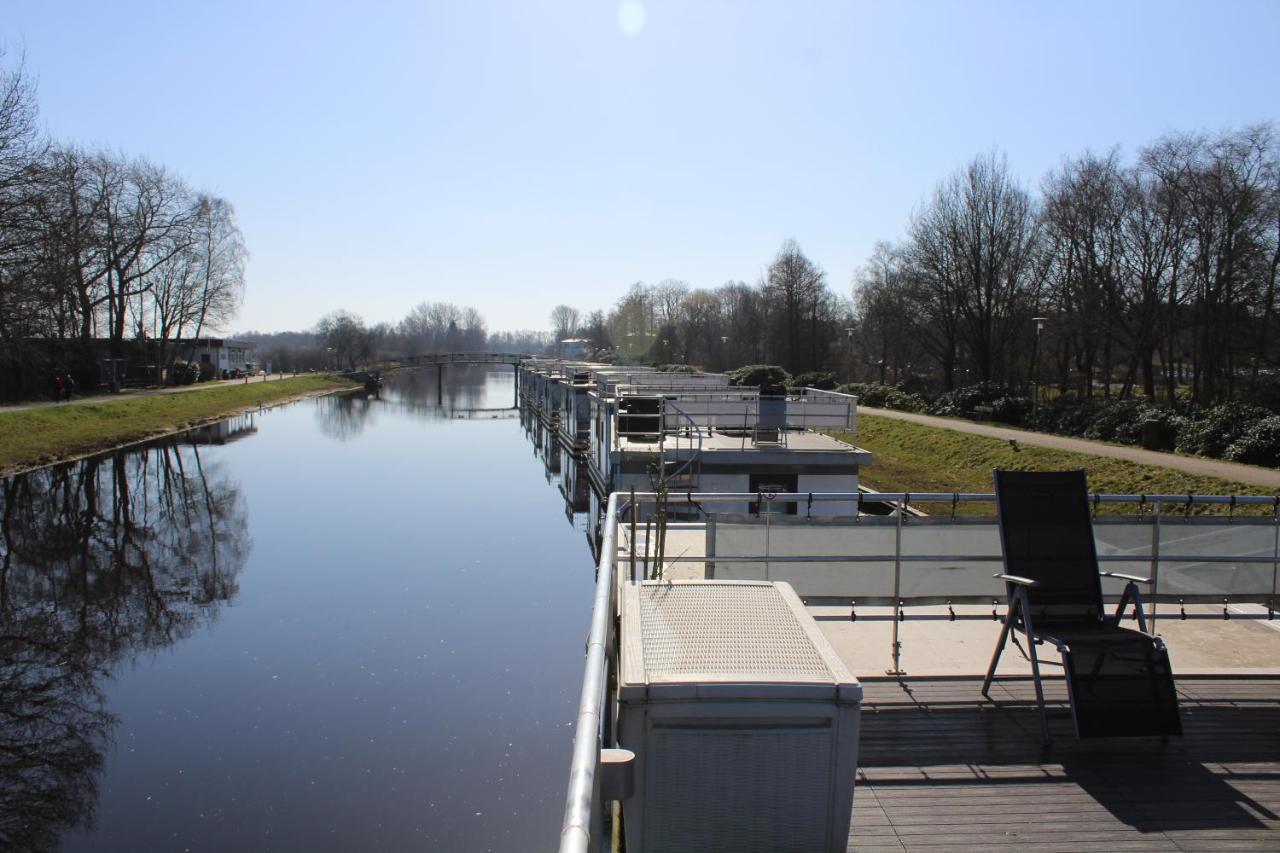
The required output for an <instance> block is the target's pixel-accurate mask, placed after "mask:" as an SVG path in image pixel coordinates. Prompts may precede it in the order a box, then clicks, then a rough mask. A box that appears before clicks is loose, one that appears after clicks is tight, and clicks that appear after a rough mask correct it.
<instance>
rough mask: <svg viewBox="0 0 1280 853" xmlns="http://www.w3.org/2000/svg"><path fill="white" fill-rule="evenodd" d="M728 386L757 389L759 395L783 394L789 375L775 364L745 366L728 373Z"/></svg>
mask: <svg viewBox="0 0 1280 853" xmlns="http://www.w3.org/2000/svg"><path fill="white" fill-rule="evenodd" d="M729 384H730V385H737V386H741V387H750V388H759V389H760V393H761V394H785V393H787V386H788V385H789V384H791V374H790V373H787V371H785V370H783V369H782V368H781V367H779V366H778V365H776V364H747V365H744V366H742V367H739V368H738V369H737V370H734V371H731V372H730V373H729Z"/></svg>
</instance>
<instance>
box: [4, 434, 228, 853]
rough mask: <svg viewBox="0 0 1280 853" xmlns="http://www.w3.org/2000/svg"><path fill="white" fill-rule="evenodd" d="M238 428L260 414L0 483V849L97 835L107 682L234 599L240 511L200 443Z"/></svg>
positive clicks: (109, 720) (108, 718) (108, 720)
mask: <svg viewBox="0 0 1280 853" xmlns="http://www.w3.org/2000/svg"><path fill="white" fill-rule="evenodd" d="M237 429H238V430H239V432H240V433H241V434H244V433H246V431H249V430H252V429H253V422H252V419H251V418H250V419H248V420H247V422H246V421H245V420H244V419H239V420H238V426H237V423H231V424H229V425H227V426H225V427H224V426H219V427H218V428H216V429H214V430H213V431H212V432H210V431H205V432H197V433H195V434H193V435H192V436H191V437H190V439H189V440H178V439H168V440H163V441H159V442H155V443H153V444H150V445H146V446H144V447H141V448H136V449H131V450H127V451H119V452H115V453H111V454H106V455H103V456H98V457H94V458H92V459H87V460H83V461H81V462H77V463H72V464H69V465H62V466H58V467H53V468H46V469H43V470H40V471H35V472H32V473H29V474H25V475H19V476H16V477H12V478H9V479H7V480H4V481H2V487H0V489H2V490H0V519H2V523H0V540H2V544H0V848H3V849H5V850H41V849H50V848H54V847H56V846H57V841H58V838H59V836H60V835H61V834H62V833H63V832H64V831H66V830H67V829H70V828H73V827H80V828H84V827H87V826H89V825H91V824H92V822H93V817H94V808H95V803H96V798H97V785H98V779H97V777H98V772H99V770H100V769H101V767H102V764H103V754H104V751H105V750H106V748H107V747H108V746H109V745H110V742H111V733H112V729H113V727H114V723H115V720H114V718H113V717H112V715H111V714H110V713H109V712H108V711H107V709H106V705H105V702H104V698H103V692H102V687H101V684H102V682H103V680H104V679H106V678H107V677H109V676H110V675H111V673H112V672H113V670H114V669H115V668H116V667H117V666H118V665H119V664H120V663H122V662H129V661H132V660H135V659H136V658H137V657H138V656H139V655H140V654H142V653H144V652H147V651H153V650H156V649H160V648H164V647H166V646H168V645H170V644H172V643H174V642H176V641H178V640H181V639H183V638H185V637H187V636H189V635H190V634H191V633H192V632H193V631H194V630H196V629H197V628H198V627H199V626H201V625H204V624H207V623H209V622H211V621H212V620H213V619H215V618H216V616H217V613H218V610H219V608H220V606H221V605H223V604H225V603H226V602H229V601H230V600H231V599H232V598H234V596H235V594H236V592H237V588H238V585H237V583H238V581H237V579H238V575H239V573H240V571H241V569H242V568H243V566H244V564H245V560H246V558H247V556H248V553H249V551H250V548H251V543H250V541H249V538H248V535H247V529H248V528H247V511H246V508H245V501H244V499H243V498H242V496H241V494H240V491H239V488H238V486H237V485H236V484H235V483H234V482H232V481H231V480H229V479H228V478H227V476H226V475H225V474H224V473H222V471H221V470H220V468H219V467H218V466H217V465H210V464H206V462H205V460H204V459H203V458H202V456H201V450H200V448H199V446H198V445H197V444H196V443H195V442H209V441H218V440H221V441H225V440H228V439H229V438H230V437H232V435H233V434H234V433H236V431H237Z"/></svg>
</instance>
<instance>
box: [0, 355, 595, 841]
mask: <svg viewBox="0 0 1280 853" xmlns="http://www.w3.org/2000/svg"><path fill="white" fill-rule="evenodd" d="M442 396H443V402H444V408H443V409H442V408H441V407H439V406H438V405H437V388H436V385H435V371H434V370H431V371H422V372H417V373H409V374H403V375H400V376H397V377H395V378H394V379H393V380H392V381H391V382H389V383H388V387H387V388H385V389H384V390H383V391H382V393H381V395H380V398H377V399H365V397H364V396H363V395H357V396H353V397H330V398H323V399H318V400H307V401H302V402H299V403H295V404H291V405H287V406H282V407H279V408H276V409H271V410H268V411H265V412H262V413H258V414H256V415H252V416H245V417H241V418H237V419H234V420H232V421H229V422H225V423H224V424H221V425H217V426H215V427H212V428H208V429H205V430H200V431H196V432H194V433H190V434H187V435H184V436H182V437H178V438H175V439H173V440H165V441H161V442H157V443H153V444H150V445H147V446H144V447H139V448H135V449H131V450H128V451H123V452H116V453H110V454H104V455H102V456H98V457H95V458H93V459H89V460H85V461H83V462H79V463H74V464H70V465H64V466H59V467H56V468H50V469H46V470H43V471H38V472H35V473H33V474H29V475H25V476H19V477H14V478H10V479H8V480H5V481H3V484H2V485H3V494H2V495H0V519H2V522H0V523H2V531H0V532H2V533H3V541H2V542H0V554H2V557H3V562H2V564H0V572H2V573H0V848H3V849H17V850H22V849H36V850H43V849H63V850H68V851H90V850H92V851H138V850H148V851H149V850H176V851H186V850H192V851H203V850H233V849H234V850H286V851H291V850H302V849H307V850H322V851H327V850H449V851H467V850H504V851H505V850H550V849H554V848H555V846H556V843H557V840H558V834H559V826H560V819H561V815H562V812H563V806H564V784H565V781H566V776H567V771H568V764H569V756H570V748H571V738H572V732H573V729H572V722H573V716H574V710H575V705H576V700H577V693H578V688H579V684H580V679H581V673H582V660H583V657H582V655H583V641H584V637H585V633H586V630H587V622H588V618H589V611H590V602H591V591H592V583H593V572H592V564H593V561H592V558H591V554H590V551H589V548H588V547H587V539H586V533H585V528H586V524H587V522H586V518H585V516H583V515H582V514H577V515H575V514H574V513H573V512H572V507H571V505H567V504H566V495H567V496H568V497H569V498H570V499H574V498H575V496H574V491H575V489H574V487H572V486H570V487H567V488H561V487H560V480H561V478H560V477H559V476H558V475H557V474H555V473H552V470H551V469H558V467H559V466H558V463H557V464H555V465H553V464H550V463H548V462H547V460H546V459H544V457H543V456H541V455H539V453H538V452H537V451H536V449H535V450H533V451H531V441H530V438H529V437H528V436H527V435H526V433H525V431H524V430H523V428H522V427H521V424H520V421H519V420H518V419H515V418H514V417H513V415H514V413H512V412H483V413H479V414H477V415H475V416H471V417H460V416H462V415H464V414H465V413H464V412H463V411H462V410H465V409H476V408H479V409H496V408H500V407H509V406H511V404H512V398H513V386H512V377H511V373H510V371H509V370H505V369H504V370H503V371H502V372H490V373H485V372H482V371H480V370H471V371H468V370H462V369H458V368H451V369H450V370H449V371H448V372H446V380H445V391H444V394H443V395H442ZM553 461H554V458H553ZM584 499H585V495H583V494H579V495H577V497H576V500H577V501H578V502H579V505H580V506H584V505H583V504H582V501H583V500H584ZM584 508H585V507H584Z"/></svg>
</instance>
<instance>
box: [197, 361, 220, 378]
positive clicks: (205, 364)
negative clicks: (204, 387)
mask: <svg viewBox="0 0 1280 853" xmlns="http://www.w3.org/2000/svg"><path fill="white" fill-rule="evenodd" d="M199 370H200V381H201V382H208V381H209V380H210V379H212V378H213V374H214V373H215V372H216V368H215V367H214V366H213V362H212V361H202V362H200V367H199Z"/></svg>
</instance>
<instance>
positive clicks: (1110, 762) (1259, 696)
mask: <svg viewBox="0 0 1280 853" xmlns="http://www.w3.org/2000/svg"><path fill="white" fill-rule="evenodd" d="M864 691H865V692H864V702H863V715H862V737H861V743H860V748H859V749H860V754H859V763H860V767H859V770H858V779H857V785H856V788H855V791H856V792H855V795H854V823H853V826H852V827H851V830H850V840H849V845H848V849H849V850H851V851H878V850H903V851H912V850H929V851H938V850H957V851H963V850H973V851H978V850H990V849H991V848H993V847H995V848H1001V849H1012V848H1015V847H1016V848H1017V849H1019V850H1036V851H1051V850H1064V851H1066V850H1072V851H1076V850H1079V851H1088V850H1098V851H1102V850H1115V851H1122V850H1181V851H1190V850H1204V851H1216V850H1280V679H1253V678H1250V679H1233V678H1222V679H1187V680H1184V681H1182V682H1179V684H1178V691H1179V696H1180V699H1181V702H1182V708H1183V728H1184V736H1183V737H1182V738H1173V739H1171V740H1170V742H1169V743H1168V744H1161V743H1159V741H1158V740H1156V739H1116V740H1110V741H1077V740H1075V739H1074V737H1073V736H1072V732H1071V726H1070V720H1069V717H1068V716H1067V715H1068V708H1067V706H1066V695H1065V691H1064V689H1063V686H1062V683H1061V682H1060V681H1059V682H1056V683H1054V682H1051V683H1050V684H1049V689H1048V690H1047V698H1048V701H1049V705H1050V710H1051V720H1050V727H1051V731H1052V732H1053V735H1054V744H1053V746H1052V748H1051V749H1049V750H1047V751H1046V750H1043V749H1042V748H1041V744H1040V723H1039V718H1038V713H1037V711H1036V709H1035V705H1034V689H1033V686H1032V685H1031V683H1030V682H1029V681H1017V680H1011V681H1008V682H997V683H996V684H995V685H994V687H993V690H992V695H993V696H994V697H995V698H996V699H997V702H996V703H991V702H987V701H985V700H983V699H982V697H981V696H980V695H979V684H978V682H977V681H965V680H953V679H948V680H937V681H929V680H921V681H907V682H893V681H876V682H868V683H866V684H864ZM859 820H862V821H864V823H863V825H862V828H863V829H865V832H864V833H860V826H859Z"/></svg>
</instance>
